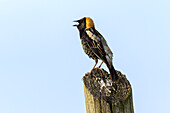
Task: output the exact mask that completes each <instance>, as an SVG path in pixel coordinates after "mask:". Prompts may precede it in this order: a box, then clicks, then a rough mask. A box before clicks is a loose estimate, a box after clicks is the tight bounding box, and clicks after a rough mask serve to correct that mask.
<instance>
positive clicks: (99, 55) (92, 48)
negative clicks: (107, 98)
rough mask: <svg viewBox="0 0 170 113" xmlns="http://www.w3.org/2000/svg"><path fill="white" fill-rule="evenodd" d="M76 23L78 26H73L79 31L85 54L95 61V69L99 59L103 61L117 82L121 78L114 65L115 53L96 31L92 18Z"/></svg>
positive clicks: (85, 18)
mask: <svg viewBox="0 0 170 113" xmlns="http://www.w3.org/2000/svg"><path fill="white" fill-rule="evenodd" d="M74 22H78V24H77V25H73V26H77V28H78V30H79V34H80V40H81V43H82V47H83V50H84V52H85V53H86V54H87V55H88V56H89V57H90V58H92V59H94V60H95V65H94V67H93V69H94V68H95V66H96V65H97V63H98V59H100V60H102V63H103V62H104V63H105V64H106V65H107V67H108V68H109V71H110V74H111V76H112V80H113V81H116V80H117V79H118V78H119V77H118V75H117V73H116V70H115V69H114V67H113V65H112V57H113V53H112V51H111V50H110V48H109V46H108V45H107V43H106V40H105V39H104V37H103V36H102V35H101V34H100V33H99V32H98V31H97V30H96V29H95V26H94V23H93V20H92V19H91V18H90V17H84V18H82V19H80V20H76V21H74ZM102 63H101V64H100V66H101V65H102ZM100 66H99V67H100Z"/></svg>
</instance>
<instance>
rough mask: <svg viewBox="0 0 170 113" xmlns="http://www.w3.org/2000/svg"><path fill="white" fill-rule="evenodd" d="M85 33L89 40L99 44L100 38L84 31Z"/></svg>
mask: <svg viewBox="0 0 170 113" xmlns="http://www.w3.org/2000/svg"><path fill="white" fill-rule="evenodd" d="M86 33H87V35H88V36H89V37H90V38H91V39H93V40H95V41H96V42H99V41H100V38H99V37H97V36H96V35H95V34H93V33H92V32H91V31H89V30H86Z"/></svg>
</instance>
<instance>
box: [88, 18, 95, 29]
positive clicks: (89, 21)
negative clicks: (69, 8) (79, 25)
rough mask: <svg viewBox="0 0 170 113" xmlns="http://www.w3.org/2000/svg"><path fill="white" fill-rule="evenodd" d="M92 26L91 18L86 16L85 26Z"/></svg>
mask: <svg viewBox="0 0 170 113" xmlns="http://www.w3.org/2000/svg"><path fill="white" fill-rule="evenodd" d="M91 27H94V23H93V20H92V19H91V18H90V17H86V28H91Z"/></svg>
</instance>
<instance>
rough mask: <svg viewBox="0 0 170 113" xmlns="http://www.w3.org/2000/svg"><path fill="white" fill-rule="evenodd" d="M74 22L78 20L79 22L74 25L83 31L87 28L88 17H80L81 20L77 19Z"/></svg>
mask: <svg viewBox="0 0 170 113" xmlns="http://www.w3.org/2000/svg"><path fill="white" fill-rule="evenodd" d="M73 22H77V24H75V25H73V26H76V27H77V28H78V30H79V31H82V30H84V29H85V28H86V17H84V18H82V19H80V20H75V21H73Z"/></svg>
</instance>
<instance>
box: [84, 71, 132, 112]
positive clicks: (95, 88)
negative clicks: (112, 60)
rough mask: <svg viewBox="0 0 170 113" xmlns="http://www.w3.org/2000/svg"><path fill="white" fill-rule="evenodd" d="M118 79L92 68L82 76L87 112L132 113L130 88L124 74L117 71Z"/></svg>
mask: <svg viewBox="0 0 170 113" xmlns="http://www.w3.org/2000/svg"><path fill="white" fill-rule="evenodd" d="M117 74H118V75H119V80H118V81H116V82H113V81H112V80H111V77H110V75H109V74H108V73H107V72H106V71H105V70H103V69H102V70H101V69H98V68H97V69H94V70H92V71H91V72H89V73H86V74H85V76H84V77H83V83H84V95H85V102H86V112H87V113H134V109H133V99H132V88H131V85H130V83H129V81H128V80H127V79H126V76H125V75H123V74H122V73H121V72H119V71H117Z"/></svg>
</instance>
